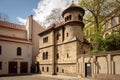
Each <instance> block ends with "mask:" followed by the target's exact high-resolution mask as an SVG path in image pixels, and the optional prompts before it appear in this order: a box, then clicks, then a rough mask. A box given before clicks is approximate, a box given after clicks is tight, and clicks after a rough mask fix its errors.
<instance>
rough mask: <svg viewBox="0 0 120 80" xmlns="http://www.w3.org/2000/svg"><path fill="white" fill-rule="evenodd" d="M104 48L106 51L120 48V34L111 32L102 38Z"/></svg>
mask: <svg viewBox="0 0 120 80" xmlns="http://www.w3.org/2000/svg"><path fill="white" fill-rule="evenodd" d="M103 46H104V49H105V50H106V51H111V50H120V35H118V34H111V35H109V36H108V37H107V38H106V39H105V40H104V44H103Z"/></svg>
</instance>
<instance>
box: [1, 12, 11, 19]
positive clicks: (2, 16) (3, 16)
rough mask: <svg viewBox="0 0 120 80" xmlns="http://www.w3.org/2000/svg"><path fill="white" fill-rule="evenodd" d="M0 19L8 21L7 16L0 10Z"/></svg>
mask: <svg viewBox="0 0 120 80" xmlns="http://www.w3.org/2000/svg"><path fill="white" fill-rule="evenodd" d="M0 20H1V21H9V16H8V15H7V14H5V13H2V12H0Z"/></svg>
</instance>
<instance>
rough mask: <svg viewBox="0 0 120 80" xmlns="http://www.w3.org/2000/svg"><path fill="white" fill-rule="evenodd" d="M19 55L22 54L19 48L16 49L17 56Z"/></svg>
mask: <svg viewBox="0 0 120 80" xmlns="http://www.w3.org/2000/svg"><path fill="white" fill-rule="evenodd" d="M21 54H22V49H21V47H18V48H17V56H21Z"/></svg>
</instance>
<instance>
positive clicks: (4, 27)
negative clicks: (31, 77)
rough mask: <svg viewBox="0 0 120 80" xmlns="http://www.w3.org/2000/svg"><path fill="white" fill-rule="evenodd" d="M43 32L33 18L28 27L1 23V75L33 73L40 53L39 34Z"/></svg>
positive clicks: (28, 22) (27, 24)
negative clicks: (32, 69) (37, 55)
mask: <svg viewBox="0 0 120 80" xmlns="http://www.w3.org/2000/svg"><path fill="white" fill-rule="evenodd" d="M42 30H44V29H43V28H42V27H41V26H40V25H39V24H38V23H37V22H36V21H34V20H33V18H32V16H29V17H28V19H27V22H26V25H18V24H14V23H10V22H5V21H0V75H6V74H21V73H22V74H23V73H30V72H31V65H32V64H34V62H35V56H36V54H38V52H39V47H38V46H39V45H38V44H39V40H38V39H39V37H38V33H39V32H41V31H42Z"/></svg>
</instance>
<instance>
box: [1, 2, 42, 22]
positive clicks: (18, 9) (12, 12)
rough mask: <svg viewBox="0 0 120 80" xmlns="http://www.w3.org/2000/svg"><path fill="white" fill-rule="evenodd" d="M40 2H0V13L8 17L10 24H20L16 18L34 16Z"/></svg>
mask: <svg viewBox="0 0 120 80" xmlns="http://www.w3.org/2000/svg"><path fill="white" fill-rule="evenodd" d="M39 1H40V0H0V12H2V13H5V14H7V15H8V16H9V20H10V22H13V23H20V22H19V21H18V19H17V17H22V18H27V17H28V16H29V15H31V14H34V11H33V9H35V8H37V5H38V2H39Z"/></svg>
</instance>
